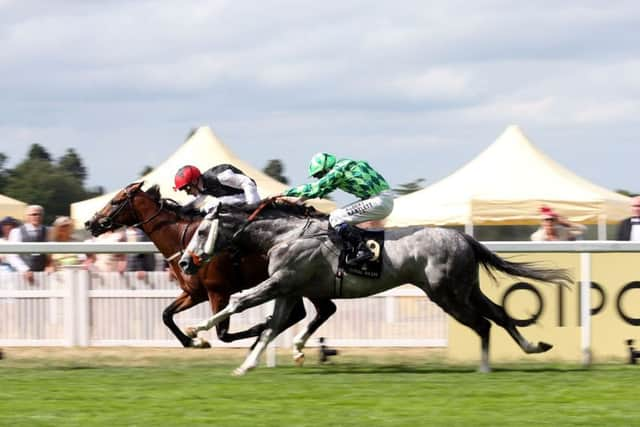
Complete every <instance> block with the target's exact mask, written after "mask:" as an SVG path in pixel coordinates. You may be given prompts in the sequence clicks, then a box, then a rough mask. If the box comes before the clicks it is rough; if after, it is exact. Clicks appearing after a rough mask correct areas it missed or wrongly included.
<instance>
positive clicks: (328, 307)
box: [293, 299, 336, 366]
mask: <svg viewBox="0 0 640 427" xmlns="http://www.w3.org/2000/svg"><path fill="white" fill-rule="evenodd" d="M310 301H311V302H312V303H313V305H314V306H315V308H316V317H314V318H313V320H312V321H311V322H310V323H309V324H308V325H307V327H306V328H304V329H303V330H302V331H301V332H300V333H299V334H298V335H296V336H295V337H294V338H293V360H294V361H295V362H296V364H297V365H298V366H302V364H303V363H304V353H303V352H302V349H303V348H304V346H305V344H306V343H307V341H308V340H309V337H311V335H313V333H314V332H315V331H317V330H318V328H319V327H320V326H322V324H323V323H324V322H326V321H327V319H329V318H330V317H331V316H332V315H333V313H335V312H336V305H335V304H334V303H333V301H331V300H317V299H310Z"/></svg>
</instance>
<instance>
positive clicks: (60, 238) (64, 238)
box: [49, 216, 85, 270]
mask: <svg viewBox="0 0 640 427" xmlns="http://www.w3.org/2000/svg"><path fill="white" fill-rule="evenodd" d="M49 231H50V233H49V234H50V236H49V240H50V241H52V242H73V241H74V240H75V239H74V238H73V237H72V234H73V220H72V219H71V218H69V217H68V216H59V217H57V218H56V219H55V221H53V224H52V226H51V228H50V229H49ZM84 259H85V256H83V255H81V254H52V255H51V266H52V268H53V269H55V270H58V269H60V268H61V267H68V266H73V265H80V264H82V263H83V262H84Z"/></svg>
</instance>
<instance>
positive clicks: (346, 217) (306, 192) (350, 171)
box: [283, 153, 393, 264]
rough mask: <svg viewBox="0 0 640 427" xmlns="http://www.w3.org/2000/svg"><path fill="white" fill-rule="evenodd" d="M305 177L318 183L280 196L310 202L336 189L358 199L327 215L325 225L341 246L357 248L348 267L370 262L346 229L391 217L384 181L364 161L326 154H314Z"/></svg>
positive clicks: (357, 239)
mask: <svg viewBox="0 0 640 427" xmlns="http://www.w3.org/2000/svg"><path fill="white" fill-rule="evenodd" d="M309 176H312V177H314V178H318V181H316V182H313V183H309V184H304V185H300V186H298V187H294V188H290V189H289V190H287V191H285V192H284V193H283V195H284V196H290V197H301V198H303V199H311V198H316V197H323V196H325V195H327V194H329V193H331V192H332V191H334V190H337V189H340V190H343V191H345V192H347V193H351V194H353V195H354V196H356V197H358V198H360V200H359V201H357V202H354V203H351V204H349V205H347V206H345V207H343V208H339V209H336V210H334V211H333V212H331V214H330V215H329V224H330V225H331V227H332V228H334V229H335V230H336V231H337V232H338V234H339V235H340V237H341V238H342V239H343V241H345V243H347V244H352V245H354V246H355V247H357V248H358V254H357V255H356V258H354V259H353V260H352V263H354V264H355V263H359V262H361V261H366V260H368V259H370V258H371V257H372V256H373V254H372V253H371V251H370V250H369V249H368V248H367V247H366V245H364V244H363V243H362V242H361V239H360V234H359V233H358V232H357V230H354V229H353V228H351V227H349V225H356V224H359V223H362V222H365V221H374V220H381V219H384V218H386V217H387V216H388V215H389V214H390V213H391V211H392V210H393V193H392V192H391V189H390V187H389V184H388V183H387V181H386V180H385V179H384V178H383V177H382V175H380V174H379V173H378V172H377V171H376V170H374V169H373V168H372V167H371V166H370V165H369V164H368V163H367V162H365V161H362V160H350V159H340V160H337V159H336V157H335V156H334V155H332V154H328V153H317V154H315V155H314V156H313V157H312V158H311V162H310V164H309Z"/></svg>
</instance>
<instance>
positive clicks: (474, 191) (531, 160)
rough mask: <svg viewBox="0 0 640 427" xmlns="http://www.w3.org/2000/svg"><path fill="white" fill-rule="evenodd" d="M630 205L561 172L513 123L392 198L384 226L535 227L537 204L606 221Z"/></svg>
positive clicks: (618, 216) (591, 220)
mask: <svg viewBox="0 0 640 427" xmlns="http://www.w3.org/2000/svg"><path fill="white" fill-rule="evenodd" d="M630 202H631V201H630V198H629V197H626V196H623V195H621V194H618V193H615V192H613V191H610V190H608V189H606V188H603V187H600V186H598V185H595V184H593V183H591V182H589V181H587V180H585V179H583V178H581V177H579V176H577V175H576V174H574V173H573V172H571V171H569V170H568V169H566V168H564V167H563V166H561V165H560V164H558V163H557V162H555V161H554V160H552V159H551V158H549V157H548V156H546V155H545V154H544V153H542V152H541V151H540V150H538V149H537V148H536V147H535V146H534V145H533V144H532V143H531V142H530V141H529V140H528V139H527V137H526V136H525V135H524V134H523V133H522V131H521V130H520V128H519V127H518V126H515V125H514V126H509V127H508V128H507V129H506V130H505V131H504V132H503V133H502V135H501V136H500V137H499V138H498V139H497V140H496V141H495V142H494V143H493V144H491V145H490V146H489V147H488V148H487V149H485V150H484V151H483V152H482V153H480V154H479V155H478V156H477V157H476V158H475V159H473V160H472V161H470V162H469V163H467V164H466V165H465V166H463V167H462V168H461V169H459V170H457V171H456V172H454V173H453V174H451V175H449V176H448V177H446V178H444V179H442V180H441V181H438V182H436V183H435V184H433V185H431V186H429V187H427V188H424V189H422V190H420V191H416V192H415V193H411V194H408V195H406V196H402V197H399V198H397V199H396V203H395V207H394V210H393V212H392V213H391V215H390V216H389V217H388V218H387V220H386V222H385V225H386V226H387V227H400V226H407V225H465V224H474V225H510V224H518V225H521V224H537V223H539V221H540V213H539V209H540V207H541V206H542V205H548V206H550V207H551V208H553V209H554V210H555V211H557V212H558V213H559V214H560V215H562V216H564V217H566V218H568V219H569V220H571V221H575V222H581V223H598V222H603V221H606V222H609V223H612V222H617V221H619V220H621V219H622V218H625V217H627V216H629V212H630V208H629V207H630Z"/></svg>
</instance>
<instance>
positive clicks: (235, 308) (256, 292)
mask: <svg viewBox="0 0 640 427" xmlns="http://www.w3.org/2000/svg"><path fill="white" fill-rule="evenodd" d="M278 284H279V281H278V278H276V277H275V275H274V276H272V277H269V278H268V279H267V280H265V281H263V282H262V283H260V284H259V285H258V286H256V287H254V288H251V289H250V290H248V291H245V292H244V293H243V294H242V295H241V296H240V297H238V299H236V300H231V302H230V303H229V304H228V305H227V306H226V307H225V308H224V309H222V310H220V311H219V312H218V313H215V314H214V315H213V316H211V317H210V318H209V319H207V320H205V321H203V322H202V323H200V324H199V325H197V326H196V327H195V328H194V332H195V333H198V332H199V331H206V330H209V329H211V328H212V327H214V326H216V325H217V324H219V323H220V322H222V321H223V320H225V319H228V318H229V317H230V316H231V315H232V314H235V313H240V312H242V311H244V310H246V309H248V308H251V307H255V306H257V305H260V304H262V303H265V302H267V301H269V300H272V299H274V298H275V297H276V296H278V294H279V293H280V290H279V289H278Z"/></svg>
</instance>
